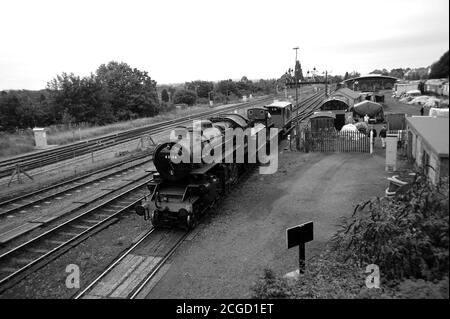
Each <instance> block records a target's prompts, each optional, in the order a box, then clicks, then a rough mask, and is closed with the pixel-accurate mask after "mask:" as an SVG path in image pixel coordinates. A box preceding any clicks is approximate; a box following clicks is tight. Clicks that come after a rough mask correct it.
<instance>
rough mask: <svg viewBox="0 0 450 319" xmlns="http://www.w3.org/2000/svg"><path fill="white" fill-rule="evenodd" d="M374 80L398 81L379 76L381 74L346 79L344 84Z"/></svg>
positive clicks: (393, 78)
mask: <svg viewBox="0 0 450 319" xmlns="http://www.w3.org/2000/svg"><path fill="white" fill-rule="evenodd" d="M374 79H384V80H394V81H398V80H400V79H399V78H395V77H393V76H387V75H381V74H366V75H361V76H358V77H356V78H351V79H347V80H345V81H344V82H353V81H360V80H374Z"/></svg>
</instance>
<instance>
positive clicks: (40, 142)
mask: <svg viewBox="0 0 450 319" xmlns="http://www.w3.org/2000/svg"><path fill="white" fill-rule="evenodd" d="M33 133H34V141H35V143H36V147H37V148H46V147H47V133H46V132H45V128H41V127H35V128H34V129H33Z"/></svg>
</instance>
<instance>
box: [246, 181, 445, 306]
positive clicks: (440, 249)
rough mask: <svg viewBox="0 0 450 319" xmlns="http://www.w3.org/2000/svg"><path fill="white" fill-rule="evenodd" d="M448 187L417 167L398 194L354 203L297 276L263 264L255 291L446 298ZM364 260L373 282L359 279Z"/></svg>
mask: <svg viewBox="0 0 450 319" xmlns="http://www.w3.org/2000/svg"><path fill="white" fill-rule="evenodd" d="M448 187H449V183H448V177H446V178H444V179H442V180H441V181H440V183H439V184H438V185H432V184H430V183H429V182H428V181H427V180H426V178H425V177H424V176H423V175H421V174H418V178H417V179H416V181H415V182H414V183H413V184H412V186H411V188H409V189H408V190H407V191H405V192H403V193H402V194H398V195H397V196H396V197H394V198H386V197H383V198H374V199H372V200H369V201H366V202H363V203H361V204H359V205H357V206H356V208H355V210H354V212H353V214H352V215H351V216H349V217H346V218H343V219H342V221H341V223H340V229H339V230H338V232H337V233H336V234H335V236H334V237H333V239H332V240H331V241H330V243H329V245H328V248H327V249H326V251H325V252H324V253H323V254H322V255H320V256H317V257H314V258H313V259H312V260H310V261H308V263H307V268H306V271H305V274H303V275H301V276H300V278H299V280H298V281H297V280H292V279H291V280H288V279H285V278H279V277H277V276H275V275H274V273H273V272H272V271H270V270H265V272H264V274H263V275H262V277H261V279H260V280H259V281H258V282H257V283H256V285H255V286H254V289H253V295H254V297H255V298H449V279H448V271H449V211H448V208H449V207H448V201H449V197H448V196H449V193H448ZM369 264H376V265H377V266H378V267H379V269H380V288H379V289H377V288H373V289H369V288H367V287H366V285H365V280H366V277H367V276H368V274H366V273H365V269H366V266H367V265H369Z"/></svg>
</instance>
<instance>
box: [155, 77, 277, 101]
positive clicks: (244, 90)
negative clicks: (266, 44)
mask: <svg viewBox="0 0 450 319" xmlns="http://www.w3.org/2000/svg"><path fill="white" fill-rule="evenodd" d="M276 89H277V80H275V79H271V80H263V79H261V80H259V81H250V80H249V79H248V78H247V77H246V76H243V77H242V78H241V79H240V80H239V81H233V80H231V79H229V80H223V81H219V82H217V83H214V82H210V81H192V82H186V83H185V84H184V86H181V87H178V88H175V87H173V86H168V87H167V86H164V87H162V90H161V101H162V102H163V103H166V104H187V105H193V104H195V103H198V102H200V103H208V101H209V100H212V101H214V102H227V101H229V100H231V99H235V98H242V96H244V95H245V96H249V95H250V94H258V93H259V94H270V93H275V92H276Z"/></svg>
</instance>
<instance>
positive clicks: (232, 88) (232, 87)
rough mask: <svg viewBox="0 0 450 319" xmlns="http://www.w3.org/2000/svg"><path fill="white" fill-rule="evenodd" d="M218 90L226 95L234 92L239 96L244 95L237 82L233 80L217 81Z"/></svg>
mask: <svg viewBox="0 0 450 319" xmlns="http://www.w3.org/2000/svg"><path fill="white" fill-rule="evenodd" d="M216 91H217V92H219V93H221V94H223V95H224V96H229V95H230V94H234V95H236V96H238V97H241V96H242V94H241V93H240V92H239V89H238V87H237V85H236V83H235V82H234V81H233V80H224V81H220V82H219V83H217V86H216Z"/></svg>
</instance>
